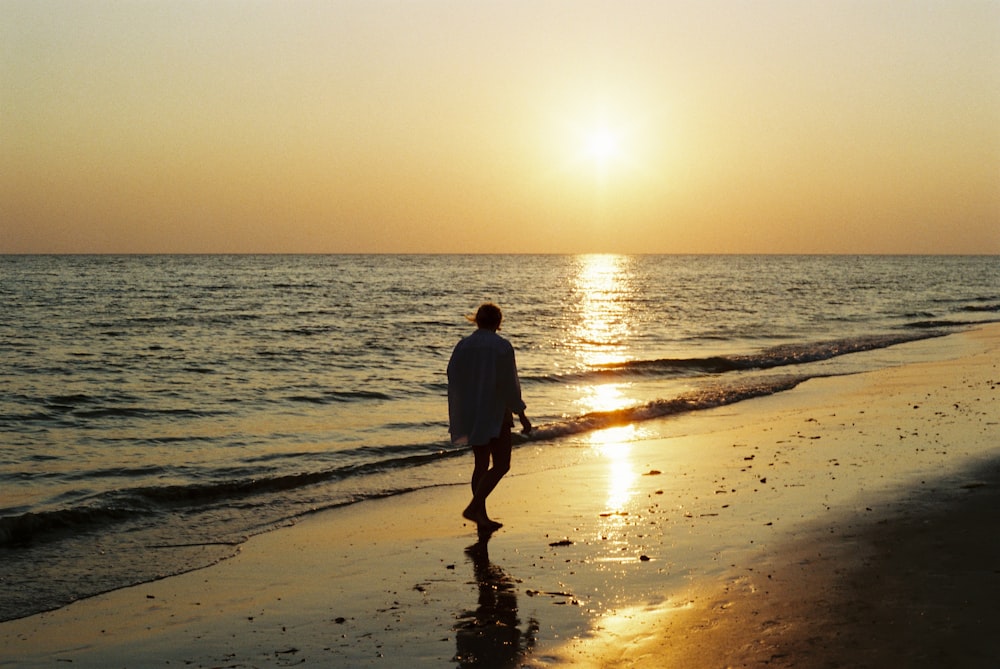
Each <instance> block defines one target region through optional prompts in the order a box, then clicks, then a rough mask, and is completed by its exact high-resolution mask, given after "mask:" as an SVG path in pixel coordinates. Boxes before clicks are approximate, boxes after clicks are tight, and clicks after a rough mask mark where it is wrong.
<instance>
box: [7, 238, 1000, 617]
mask: <svg viewBox="0 0 1000 669" xmlns="http://www.w3.org/2000/svg"><path fill="white" fill-rule="evenodd" d="M0 298H2V304H3V307H2V309H3V318H2V319H0V563H2V564H3V569H2V571H0V620H8V619H12V618H17V617H21V616H25V615H29V614H32V613H35V612H39V611H43V610H47V609H52V608H56V607H59V606H62V605H65V604H66V603H68V602H71V601H73V600H75V599H79V598H81V597H86V596H89V595H93V594H96V593H100V592H104V591H108V590H112V589H115V588H119V587H123V586H126V585H131V584H136V583H141V582H146V581H149V580H152V579H156V578H161V577H164V576H168V575H171V574H176V573H180V572H183V571H187V570H191V569H196V568H199V567H204V566H206V565H209V564H212V563H214V562H216V561H218V560H220V559H224V558H226V557H228V556H230V555H232V554H233V553H234V552H235V551H236V550H238V547H239V545H240V544H241V543H242V542H244V541H246V539H247V538H248V537H250V536H253V535H254V534H257V533H260V532H265V531H268V530H271V529H274V528H277V527H280V526H282V525H285V524H287V523H290V522H294V521H295V519H296V518H298V517H301V516H302V515H304V514H309V513H314V512H316V511H319V510H323V509H328V508H333V507H337V506H342V505H347V504H362V503H364V502H365V500H370V499H374V498H379V497H385V496H390V495H399V494H402V493H405V492H406V491H409V490H414V489H419V488H425V487H430V486H442V485H467V478H468V475H469V472H470V471H471V457H470V456H469V454H468V452H467V450H466V449H463V448H456V447H453V446H452V445H451V444H450V443H449V441H448V433H447V405H446V390H447V380H446V377H445V368H446V366H447V362H448V357H449V355H450V353H451V350H452V348H453V346H454V345H455V343H456V342H457V341H458V340H459V339H460V338H461V337H463V336H465V335H467V334H469V333H470V332H471V331H472V327H473V326H472V325H470V324H469V322H468V321H467V320H466V319H465V316H466V315H467V314H471V313H473V312H474V311H475V309H476V308H477V307H478V305H479V304H480V303H481V302H483V301H487V300H489V301H495V302H497V303H498V304H499V305H500V306H501V307H502V308H503V310H504V323H503V326H502V329H501V334H503V335H504V336H506V337H507V338H508V339H510V341H511V342H512V343H513V345H514V347H515V349H516V351H517V362H518V367H519V370H520V375H521V383H522V388H523V395H524V399H525V401H526V402H527V404H528V415H529V417H530V418H531V419H532V421H533V422H534V423H535V425H536V427H537V429H536V431H535V433H534V434H532V436H531V438H530V439H529V440H525V439H523V438H519V444H518V446H517V448H523V447H525V446H528V445H531V444H533V443H536V442H537V443H544V444H545V447H546V448H548V449H551V448H556V449H563V450H572V449H579V448H581V447H583V446H584V445H585V444H586V443H588V442H587V438H588V435H590V434H592V433H593V432H594V431H595V430H601V429H605V428H610V427H615V426H620V425H643V424H649V425H652V424H656V423H658V422H662V421H670V420H671V419H672V418H673V417H675V416H677V415H679V414H683V413H690V412H694V411H702V410H706V409H710V408H713V407H717V406H721V405H725V404H729V403H733V402H738V401H741V400H745V399H747V398H751V397H757V396H761V395H768V394H772V393H777V392H782V391H784V390H788V389H790V388H793V387H795V385H797V384H799V383H801V382H802V381H804V380H806V379H809V378H814V377H817V376H826V375H834V374H850V373H856V372H860V371H865V370H870V369H875V368H878V367H882V366H886V365H892V364H898V363H899V362H901V359H900V357H899V356H898V355H897V354H895V353H894V350H895V349H894V348H893V347H894V346H896V345H898V344H901V343H904V342H908V341H913V340H917V339H922V338H927V337H938V336H947V335H948V334H949V333H953V332H956V331H959V330H962V329H965V328H968V327H972V326H975V324H977V323H984V322H995V321H997V320H1000V258H998V257H996V256H970V257H960V256H660V255H648V256H646V255H637V256H620V255H581V256H575V255H537V256H533V255H496V256H493V255H490V256H486V255H472V256H456V255H291V256H282V255H255V256H243V255H241V256H223V255H218V256H213V255H207V256H169V255H163V256H0ZM516 458H517V454H516V452H515V472H516V467H517V462H516ZM455 514H456V524H458V523H460V522H461V519H460V517H459V516H458V510H456V511H455Z"/></svg>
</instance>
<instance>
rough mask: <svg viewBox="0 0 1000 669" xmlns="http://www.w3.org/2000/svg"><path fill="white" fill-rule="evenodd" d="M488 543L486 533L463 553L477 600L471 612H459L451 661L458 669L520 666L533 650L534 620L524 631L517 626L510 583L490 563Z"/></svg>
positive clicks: (513, 591) (518, 622) (504, 574)
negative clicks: (474, 580)
mask: <svg viewBox="0 0 1000 669" xmlns="http://www.w3.org/2000/svg"><path fill="white" fill-rule="evenodd" d="M488 542H489V533H481V534H480V538H479V541H478V542H476V543H475V544H473V545H472V546H469V547H468V548H467V549H466V550H465V553H466V555H468V556H469V559H470V560H472V568H473V573H474V574H475V577H476V584H477V585H478V586H479V601H478V606H477V607H476V610H475V611H465V612H462V613H460V614H459V616H458V623H457V624H456V625H455V645H456V654H455V657H454V660H455V661H457V662H458V666H459V667H460V669H512V668H513V667H518V666H520V663H521V661H522V660H523V659H524V658H525V657H527V656H528V654H529V653H530V652H531V650H532V648H534V646H535V641H536V635H537V633H538V629H539V625H538V622H537V621H535V620H529V621H528V625H527V629H526V630H525V631H524V632H522V631H521V629H520V628H519V627H518V625H519V624H520V620H519V619H518V617H517V594H516V592H515V583H514V580H513V579H512V578H511V577H510V576H508V575H507V573H506V572H505V571H504V570H503V569H501V568H500V567H499V566H497V565H495V564H493V563H492V562H490V556H489V552H488V550H487V543H488Z"/></svg>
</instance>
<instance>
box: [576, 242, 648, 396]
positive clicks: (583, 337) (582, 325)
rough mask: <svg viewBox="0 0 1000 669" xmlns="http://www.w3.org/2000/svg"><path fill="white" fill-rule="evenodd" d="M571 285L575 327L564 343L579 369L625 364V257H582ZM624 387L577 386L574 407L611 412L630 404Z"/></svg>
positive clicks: (628, 285)
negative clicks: (572, 354)
mask: <svg viewBox="0 0 1000 669" xmlns="http://www.w3.org/2000/svg"><path fill="white" fill-rule="evenodd" d="M578 262H579V263H580V269H579V272H578V273H577V276H576V281H575V285H574V287H573V294H574V298H575V300H574V305H573V309H574V311H575V319H574V322H575V329H574V330H573V332H572V333H571V337H570V342H571V346H573V347H574V350H575V353H576V357H577V359H578V360H579V362H580V365H581V368H582V369H585V370H591V369H594V368H595V367H601V366H604V365H610V364H615V363H621V362H626V361H627V360H629V359H630V358H631V356H630V353H629V346H628V339H629V336H630V332H629V328H630V326H631V323H632V320H633V319H632V313H631V311H632V304H633V298H634V296H633V293H634V292H635V288H634V286H633V285H632V279H631V271H630V268H629V263H630V262H631V259H630V258H628V257H627V256H619V255H609V254H600V255H585V256H580V257H579V259H578ZM629 386H630V384H628V383H623V382H620V381H608V382H601V383H593V384H589V385H585V386H581V395H580V399H579V404H580V406H581V409H582V410H583V411H584V412H593V411H616V410H618V409H622V408H625V407H626V406H629V405H630V404H631V403H632V402H631V401H630V399H629V398H628V397H627V395H626V392H625V391H626V390H627V389H628V387H629Z"/></svg>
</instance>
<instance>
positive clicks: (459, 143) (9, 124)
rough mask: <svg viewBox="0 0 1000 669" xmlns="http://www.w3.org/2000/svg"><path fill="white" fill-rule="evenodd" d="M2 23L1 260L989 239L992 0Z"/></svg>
mask: <svg viewBox="0 0 1000 669" xmlns="http://www.w3.org/2000/svg"><path fill="white" fill-rule="evenodd" d="M0 16H2V17H3V19H2V21H0V253H22V252H56V253H83V252H98V253H104V252H126V253H141V252H153V253H160V252H163V253H173V252H236V253H252V252H264V253H272V252H273V253H279V252H329V253H338V252H449V253H450V252H456V253H466V252H469V253H490V252H511V253H520V252H524V253H532V252H543V253H548V252H554V253H577V252H623V253H635V252H644V253H646V252H648V253H1000V2H998V1H996V0H936V1H931V2H929V1H926V0H827V1H810V0H742V1H738V0H683V1H682V0H635V1H629V0H624V1H617V2H611V1H609V2H594V1H590V0H566V1H560V2H548V1H546V0H495V1H494V0H447V1H446V0H324V1H318V0H317V1H306V0H101V1H98V0H44V1H41V2H40V1H39V0H0Z"/></svg>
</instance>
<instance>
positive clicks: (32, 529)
mask: <svg viewBox="0 0 1000 669" xmlns="http://www.w3.org/2000/svg"><path fill="white" fill-rule="evenodd" d="M368 450H369V454H370V457H373V458H378V459H370V460H367V461H358V462H354V463H352V464H346V465H339V466H336V467H331V468H327V469H320V470H314V471H304V472H298V473H292V474H279V475H274V476H259V472H256V473H257V474H258V475H252V472H253V470H247V471H246V472H244V473H245V475H244V477H243V478H237V479H230V480H222V481H213V482H208V483H193V484H186V485H164V486H140V487H135V488H125V489H118V490H112V491H108V492H105V493H101V494H100V495H97V496H96V497H94V498H92V499H91V500H90V501H89V502H87V503H82V504H77V505H75V506H72V507H68V508H64V509H58V510H53V511H42V512H29V513H24V514H21V515H17V516H7V517H2V518H0V547H13V546H23V545H29V544H32V543H35V542H40V541H48V540H55V539H59V538H60V537H62V536H65V535H66V534H82V533H86V532H95V531H100V530H102V529H105V528H107V527H108V526H111V525H117V524H121V523H127V522H130V521H135V520H141V519H142V518H148V517H151V516H156V515H158V514H161V513H165V512H170V511H173V512H177V511H181V512H186V511H203V510H206V509H208V508H220V507H225V506H231V505H234V504H235V503H236V502H237V501H238V500H240V499H246V498H249V497H253V496H257V495H265V494H269V493H272V494H273V493H280V492H284V491H290V490H296V489H300V488H305V487H308V486H312V485H317V484H322V483H327V482H333V481H339V480H343V479H346V478H351V477H359V476H364V475H367V474H374V473H379V472H384V471H392V470H398V469H403V468H408V467H415V466H419V465H422V464H425V463H428V462H432V461H435V460H439V459H441V458H442V457H451V456H457V455H461V454H463V453H465V452H466V451H465V449H455V450H447V449H444V448H442V447H441V444H420V445H415V446H398V447H382V448H370V449H368ZM361 498H363V496H362V497H361ZM361 498H358V499H361Z"/></svg>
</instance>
